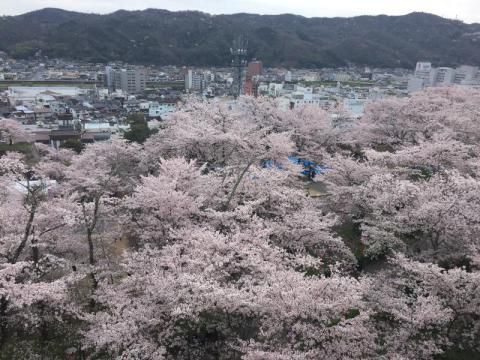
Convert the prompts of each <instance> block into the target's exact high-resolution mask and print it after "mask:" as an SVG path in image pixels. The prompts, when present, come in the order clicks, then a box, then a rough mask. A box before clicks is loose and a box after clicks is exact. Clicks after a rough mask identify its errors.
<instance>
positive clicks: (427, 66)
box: [414, 62, 434, 86]
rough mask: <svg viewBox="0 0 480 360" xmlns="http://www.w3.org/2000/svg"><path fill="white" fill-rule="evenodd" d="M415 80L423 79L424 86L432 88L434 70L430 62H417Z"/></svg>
mask: <svg viewBox="0 0 480 360" xmlns="http://www.w3.org/2000/svg"><path fill="white" fill-rule="evenodd" d="M414 76H415V78H417V79H422V80H423V85H424V86H430V85H432V83H433V76H434V73H433V68H432V63H430V62H417V66H416V68H415V75H414Z"/></svg>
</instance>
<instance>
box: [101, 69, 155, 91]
mask: <svg viewBox="0 0 480 360" xmlns="http://www.w3.org/2000/svg"><path fill="white" fill-rule="evenodd" d="M107 81H108V80H107ZM146 82H147V75H146V71H145V69H143V68H134V69H121V70H115V71H114V84H115V89H116V90H119V89H120V90H122V91H123V92H124V93H127V94H138V93H140V92H142V91H144V90H145V87H146Z"/></svg>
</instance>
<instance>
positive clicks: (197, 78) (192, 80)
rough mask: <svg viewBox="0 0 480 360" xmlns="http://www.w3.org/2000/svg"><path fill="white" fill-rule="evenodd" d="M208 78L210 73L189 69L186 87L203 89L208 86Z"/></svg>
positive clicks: (197, 89) (188, 88) (186, 76)
mask: <svg viewBox="0 0 480 360" xmlns="http://www.w3.org/2000/svg"><path fill="white" fill-rule="evenodd" d="M207 78H210V73H208V74H201V73H197V72H195V71H193V70H188V72H187V73H186V74H185V89H186V90H196V91H203V90H205V89H206V88H207Z"/></svg>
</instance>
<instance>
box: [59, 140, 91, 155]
mask: <svg viewBox="0 0 480 360" xmlns="http://www.w3.org/2000/svg"><path fill="white" fill-rule="evenodd" d="M60 147H61V148H63V149H70V150H73V151H75V152H76V153H77V154H80V153H81V152H82V150H83V149H84V148H85V144H83V143H82V142H81V141H80V140H78V139H68V140H65V141H64V142H63V144H62V145H60Z"/></svg>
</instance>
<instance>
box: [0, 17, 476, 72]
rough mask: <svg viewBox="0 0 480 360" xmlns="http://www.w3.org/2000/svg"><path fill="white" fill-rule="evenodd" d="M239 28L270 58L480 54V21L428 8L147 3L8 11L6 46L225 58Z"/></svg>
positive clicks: (85, 55) (90, 55) (110, 56)
mask: <svg viewBox="0 0 480 360" xmlns="http://www.w3.org/2000/svg"><path fill="white" fill-rule="evenodd" d="M238 34H245V35H246V36H247V37H248V40H249V53H250V56H251V57H257V58H260V59H262V60H263V61H264V63H265V64H266V65H268V66H278V65H282V66H291V67H323V66H332V67H336V66H343V65H347V64H357V65H370V66H380V67H412V66H413V65H414V64H415V62H416V61H417V60H422V59H425V60H430V61H432V62H433V63H434V64H436V65H451V66H455V65H458V64H472V65H479V63H480V24H465V23H462V22H460V21H455V20H449V19H444V18H441V17H438V16H434V15H430V14H425V13H412V14H409V15H405V16H383V15H382V16H359V17H353V18H305V17H302V16H296V15H272V16H262V15H254V14H234V15H216V16H213V15H209V14H205V13H200V12H194V11H182V12H170V11H166V10H156V9H148V10H144V11H123V10H120V11H117V12H115V13H112V14H108V15H96V14H83V13H75V12H68V11H63V10H59V9H43V10H39V11H34V12H31V13H27V14H23V15H19V16H4V17H0V50H3V51H6V52H7V53H9V54H10V55H12V56H14V57H18V58H28V57H31V56H33V55H34V54H35V53H37V51H38V50H41V51H42V52H41V53H42V54H43V55H47V56H49V57H62V58H71V59H80V60H89V61H99V62H106V61H112V60H122V61H125V62H129V63H137V64H157V65H166V64H176V65H199V66H208V65H211V66H225V65H228V64H229V63H230V58H229V47H230V45H231V43H232V40H233V39H234V38H235V37H237V36H238Z"/></svg>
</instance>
